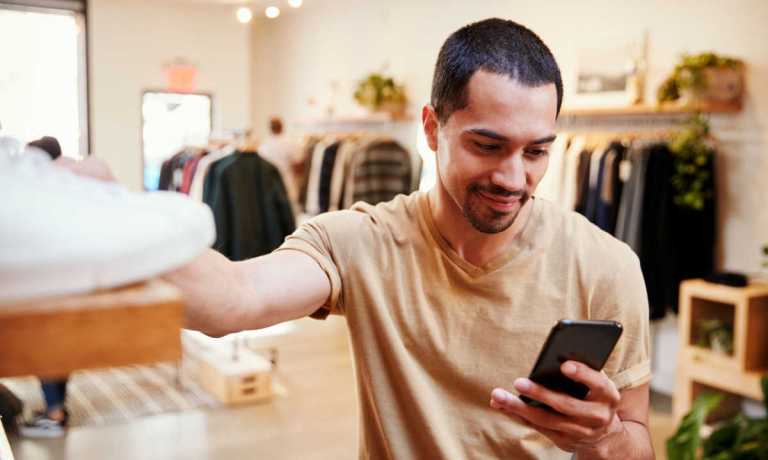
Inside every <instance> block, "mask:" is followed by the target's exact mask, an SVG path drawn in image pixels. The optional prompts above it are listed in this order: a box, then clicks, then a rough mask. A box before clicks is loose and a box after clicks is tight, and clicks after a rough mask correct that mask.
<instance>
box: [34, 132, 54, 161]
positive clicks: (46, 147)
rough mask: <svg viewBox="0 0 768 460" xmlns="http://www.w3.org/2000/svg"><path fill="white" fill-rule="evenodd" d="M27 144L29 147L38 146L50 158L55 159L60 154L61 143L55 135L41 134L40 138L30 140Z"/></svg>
mask: <svg viewBox="0 0 768 460" xmlns="http://www.w3.org/2000/svg"><path fill="white" fill-rule="evenodd" d="M27 145H28V146H30V147H37V148H39V149H40V150H42V151H43V152H45V153H47V154H48V156H50V157H51V159H52V160H55V159H56V158H59V157H60V156H61V145H60V144H59V141H58V140H56V138H55V137H51V136H43V137H41V138H40V139H37V140H35V141H32V142H30V143H29V144H27Z"/></svg>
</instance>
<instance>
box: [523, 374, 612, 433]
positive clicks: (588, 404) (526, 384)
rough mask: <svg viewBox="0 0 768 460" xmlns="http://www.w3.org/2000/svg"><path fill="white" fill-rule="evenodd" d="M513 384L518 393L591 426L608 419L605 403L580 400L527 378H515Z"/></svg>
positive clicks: (609, 414)
mask: <svg viewBox="0 0 768 460" xmlns="http://www.w3.org/2000/svg"><path fill="white" fill-rule="evenodd" d="M514 385H515V389H516V390H517V391H519V392H520V394H523V395H525V396H528V397H529V398H531V399H535V400H536V401H539V402H541V403H544V404H546V405H547V406H549V407H551V408H552V409H554V410H556V411H557V412H560V413H561V414H564V415H567V416H570V417H574V418H576V419H580V420H584V422H585V423H586V424H587V425H589V426H591V427H594V428H596V427H600V426H603V425H605V424H607V423H608V422H609V421H610V418H611V415H612V413H611V409H610V407H608V406H606V405H605V404H601V403H596V402H592V401H582V400H580V399H576V398H574V397H571V396H569V395H567V394H565V393H558V392H556V391H552V390H549V389H547V388H546V387H544V386H542V385H539V384H537V383H535V382H532V381H530V380H528V379H517V380H515V383H514Z"/></svg>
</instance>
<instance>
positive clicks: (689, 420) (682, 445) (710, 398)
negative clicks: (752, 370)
mask: <svg viewBox="0 0 768 460" xmlns="http://www.w3.org/2000/svg"><path fill="white" fill-rule="evenodd" d="M722 399H723V395H721V394H717V393H706V394H703V395H701V396H699V397H698V398H696V401H694V403H693V407H692V408H691V411H690V412H688V414H686V415H685V417H683V420H682V421H681V422H680V426H679V427H678V429H677V432H676V433H675V434H674V435H673V436H672V437H671V438H669V439H668V440H667V458H668V459H669V460H695V459H696V452H697V450H698V449H699V445H700V444H701V437H700V434H699V433H700V432H701V426H702V425H703V424H704V421H705V420H706V419H707V415H709V413H710V412H711V411H712V410H713V409H714V408H715V407H717V406H718V405H719V404H720V401H722Z"/></svg>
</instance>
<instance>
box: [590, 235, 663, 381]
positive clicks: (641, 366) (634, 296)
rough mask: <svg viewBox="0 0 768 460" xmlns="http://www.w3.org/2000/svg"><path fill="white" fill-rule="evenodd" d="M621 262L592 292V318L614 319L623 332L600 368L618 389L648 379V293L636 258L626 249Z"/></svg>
mask: <svg viewBox="0 0 768 460" xmlns="http://www.w3.org/2000/svg"><path fill="white" fill-rule="evenodd" d="M627 253H628V256H627V257H626V258H625V261H624V262H623V263H622V264H621V265H620V266H619V269H618V270H615V271H614V272H612V273H611V274H610V275H608V276H607V278H608V279H607V280H606V282H604V283H601V286H600V287H599V288H598V289H597V290H596V292H595V302H594V304H593V308H592V312H591V313H592V314H591V317H592V319H606V320H613V321H618V322H620V323H621V324H622V326H623V333H622V335H621V338H620V339H619V342H618V343H617V344H616V348H615V349H614V350H613V353H611V356H610V357H609V359H608V362H607V363H606V365H605V368H604V371H605V373H606V374H607V375H608V377H610V378H611V380H613V382H614V383H615V384H616V387H617V388H618V389H619V390H626V389H630V388H634V387H637V386H640V385H643V384H645V383H648V382H649V381H650V380H651V360H650V356H651V350H650V347H651V345H650V342H651V339H650V325H649V315H648V295H647V293H646V289H645V281H644V279H643V273H642V271H641V269H640V261H639V260H638V258H637V256H636V255H635V253H634V252H632V251H631V250H629V249H628V248H627Z"/></svg>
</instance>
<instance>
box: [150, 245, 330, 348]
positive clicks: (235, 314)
mask: <svg viewBox="0 0 768 460" xmlns="http://www.w3.org/2000/svg"><path fill="white" fill-rule="evenodd" d="M164 278H165V279H166V280H168V281H170V282H171V283H173V284H174V285H176V286H177V287H178V288H179V289H180V290H181V292H182V295H183V297H184V301H185V303H186V327H188V328H190V329H195V330H199V331H201V332H204V333H206V334H208V335H211V336H214V337H220V336H223V335H226V334H229V333H232V332H237V331H242V330H251V329H260V328H263V327H267V326H271V325H273V324H277V323H280V322H283V321H288V320H291V319H297V318H301V317H304V316H307V315H310V314H312V313H313V312H314V311H315V310H317V309H318V308H320V307H321V306H323V305H324V304H325V303H326V301H327V300H328V298H329V296H330V294H331V285H330V282H329V280H328V277H327V276H326V274H325V272H323V270H322V269H321V268H320V266H319V265H318V264H317V263H316V262H315V261H314V260H313V259H312V258H311V257H310V256H308V255H306V254H304V253H302V252H299V251H292V250H285V251H277V252H273V253H271V254H268V255H264V256H261V257H256V258H253V259H249V260H245V261H242V262H231V261H230V260H228V259H227V258H226V257H224V256H223V255H221V254H219V253H218V252H216V251H213V250H207V251H206V252H205V253H203V254H202V255H201V256H199V257H198V258H197V259H195V260H194V261H192V262H191V263H189V264H188V265H186V266H184V267H182V268H180V269H178V270H176V271H174V272H171V273H169V274H167V275H165V276H164Z"/></svg>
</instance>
